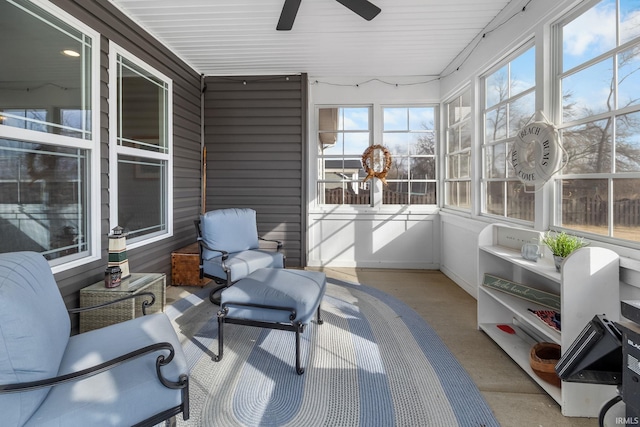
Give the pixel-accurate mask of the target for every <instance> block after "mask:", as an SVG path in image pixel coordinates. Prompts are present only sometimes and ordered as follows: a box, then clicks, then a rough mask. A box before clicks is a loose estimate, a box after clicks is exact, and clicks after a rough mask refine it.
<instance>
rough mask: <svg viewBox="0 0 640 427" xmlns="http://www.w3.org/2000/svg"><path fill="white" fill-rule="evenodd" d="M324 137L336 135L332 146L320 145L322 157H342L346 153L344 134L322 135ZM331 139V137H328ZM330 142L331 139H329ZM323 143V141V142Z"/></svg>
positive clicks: (319, 149)
mask: <svg viewBox="0 0 640 427" xmlns="http://www.w3.org/2000/svg"><path fill="white" fill-rule="evenodd" d="M323 135H335V140H334V141H333V143H331V144H326V145H325V144H322V143H320V144H318V151H319V153H318V154H320V155H325V156H331V155H342V154H343V153H344V134H343V133H338V134H320V136H321V137H322V136H323ZM328 138H330V137H328ZM327 141H329V139H327ZM321 142H322V141H321Z"/></svg>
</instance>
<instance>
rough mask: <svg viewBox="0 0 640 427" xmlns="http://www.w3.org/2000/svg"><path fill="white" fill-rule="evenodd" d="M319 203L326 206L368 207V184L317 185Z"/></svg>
mask: <svg viewBox="0 0 640 427" xmlns="http://www.w3.org/2000/svg"><path fill="white" fill-rule="evenodd" d="M318 194H319V195H320V203H322V204H327V205H370V204H371V198H370V194H371V191H370V190H369V184H368V183H365V184H362V183H360V182H343V183H323V182H321V183H318Z"/></svg>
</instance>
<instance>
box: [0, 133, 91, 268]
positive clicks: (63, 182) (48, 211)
mask: <svg viewBox="0 0 640 427" xmlns="http://www.w3.org/2000/svg"><path fill="white" fill-rule="evenodd" d="M87 158H88V152H87V151H86V150H79V149H74V148H63V147H57V146H50V145H45V144H34V143H29V142H21V141H14V140H7V139H0V201H1V202H2V203H0V214H1V215H2V219H3V221H0V236H2V239H0V252H13V251H23V250H24V251H27V250H28V251H36V252H40V253H42V254H43V255H44V256H45V257H46V258H47V259H55V258H60V257H62V256H67V255H71V254H77V253H80V252H84V251H87V250H88V241H87V239H88V238H89V235H88V220H89V207H88V203H87V200H88V194H87V191H88V190H87V187H88V185H87V182H88V181H87V160H88V159H87Z"/></svg>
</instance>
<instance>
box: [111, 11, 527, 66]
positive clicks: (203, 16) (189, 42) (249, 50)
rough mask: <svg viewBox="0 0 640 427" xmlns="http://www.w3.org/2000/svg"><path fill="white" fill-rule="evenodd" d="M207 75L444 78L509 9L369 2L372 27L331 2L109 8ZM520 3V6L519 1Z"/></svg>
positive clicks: (369, 22) (352, 13)
mask: <svg viewBox="0 0 640 427" xmlns="http://www.w3.org/2000/svg"><path fill="white" fill-rule="evenodd" d="M110 1H111V2H112V3H113V4H115V5H116V6H117V7H118V8H120V9H121V10H122V11H123V12H124V13H126V14H127V15H128V16H129V17H130V18H132V19H133V20H134V21H136V22H137V23H138V24H140V25H141V26H142V27H144V28H145V29H146V30H147V31H149V32H150V33H151V34H153V35H154V36H155V37H156V38H157V39H159V40H160V41H161V42H162V43H163V44H164V45H166V46H167V47H168V48H170V49H171V50H172V51H173V52H175V53H176V54H177V55H178V56H179V57H180V58H182V59H183V60H184V61H185V62H187V63H188V64H189V65H190V66H191V67H193V68H194V69H195V70H196V71H197V72H199V73H201V74H205V75H218V76H229V75H273V74H296V73H302V72H304V73H308V74H309V75H311V76H424V75H430V76H435V75H440V74H441V73H442V71H443V70H444V69H445V68H446V67H447V66H448V65H449V64H450V63H452V61H454V59H455V58H456V56H458V55H459V54H460V53H461V52H462V51H463V50H464V49H465V48H466V47H467V46H469V45H470V43H471V42H472V41H473V40H474V38H475V37H476V36H478V35H479V34H482V32H483V30H484V31H486V29H487V25H488V24H489V23H490V22H491V21H492V19H494V18H495V17H496V15H498V13H499V12H500V11H501V10H502V9H503V8H504V7H505V6H506V5H507V4H508V3H509V0H371V2H372V3H374V4H375V5H376V6H378V7H379V8H381V9H382V12H381V13H380V14H379V15H378V16H377V17H375V18H374V19H373V20H371V21H366V20H364V19H363V18H361V17H360V16H358V15H356V14H355V13H354V12H352V11H351V10H349V9H347V8H346V7H344V6H343V5H341V4H340V3H338V2H337V1H335V0H302V3H301V5H300V9H299V10H298V14H297V17H296V20H295V23H294V25H293V29H292V30H291V31H276V24H277V23H278V19H279V17H280V12H281V10H282V6H283V4H284V0H110ZM513 1H514V2H515V1H517V0H513Z"/></svg>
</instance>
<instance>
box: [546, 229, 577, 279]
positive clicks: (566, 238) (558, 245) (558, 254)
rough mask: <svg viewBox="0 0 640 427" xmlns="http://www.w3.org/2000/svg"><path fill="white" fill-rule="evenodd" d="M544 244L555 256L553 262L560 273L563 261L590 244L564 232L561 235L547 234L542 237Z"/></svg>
mask: <svg viewBox="0 0 640 427" xmlns="http://www.w3.org/2000/svg"><path fill="white" fill-rule="evenodd" d="M542 243H544V244H545V245H547V247H548V248H549V250H551V253H552V254H553V261H554V263H555V265H556V271H560V265H562V261H563V260H564V259H565V258H566V257H567V256H569V254H571V252H573V251H575V250H576V249H580V248H582V247H585V246H587V245H588V243H587V242H586V241H585V240H584V239H583V238H582V237H578V236H573V235H571V234H567V233H565V232H564V231H562V232H560V233H553V234H552V233H550V232H547V233H546V234H545V235H544V236H543V237H542Z"/></svg>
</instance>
